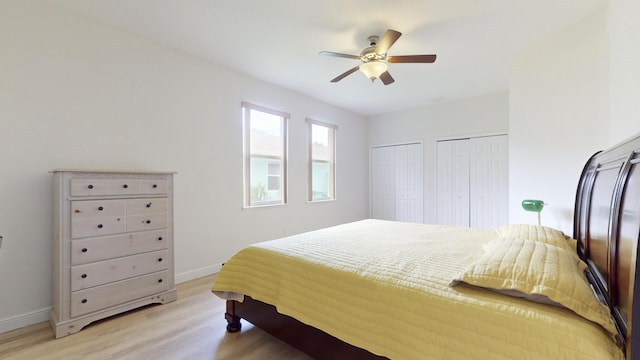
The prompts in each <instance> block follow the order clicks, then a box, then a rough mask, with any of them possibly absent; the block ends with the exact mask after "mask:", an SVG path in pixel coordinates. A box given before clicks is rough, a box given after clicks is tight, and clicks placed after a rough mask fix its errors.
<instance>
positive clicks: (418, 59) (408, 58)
mask: <svg viewBox="0 0 640 360" xmlns="http://www.w3.org/2000/svg"><path fill="white" fill-rule="evenodd" d="M387 61H388V62H390V63H432V62H435V61H436V56H435V55H400V56H390V57H389V58H388V59H387Z"/></svg>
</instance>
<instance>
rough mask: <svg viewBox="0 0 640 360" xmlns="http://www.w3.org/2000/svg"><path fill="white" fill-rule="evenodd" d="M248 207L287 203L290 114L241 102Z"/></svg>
mask: <svg viewBox="0 0 640 360" xmlns="http://www.w3.org/2000/svg"><path fill="white" fill-rule="evenodd" d="M242 113H243V131H244V199H245V206H247V207H252V206H263V205H279V204H285V203H286V202H287V196H286V195H287V190H286V189H287V188H286V186H287V179H286V175H287V120H288V119H289V114H286V113H283V112H279V111H275V110H271V109H267V108H264V107H261V106H257V105H253V104H249V103H242Z"/></svg>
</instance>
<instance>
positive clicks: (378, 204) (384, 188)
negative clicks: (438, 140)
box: [371, 143, 423, 223]
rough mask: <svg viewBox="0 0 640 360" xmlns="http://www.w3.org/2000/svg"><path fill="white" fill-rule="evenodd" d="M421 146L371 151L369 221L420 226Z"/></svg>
mask: <svg viewBox="0 0 640 360" xmlns="http://www.w3.org/2000/svg"><path fill="white" fill-rule="evenodd" d="M422 178H423V175H422V144H421V143H413V144H403V145H393V146H383V147H374V148H372V149H371V217H373V218H375V219H383V220H396V221H407V222H417V223H422V222H423V180H422Z"/></svg>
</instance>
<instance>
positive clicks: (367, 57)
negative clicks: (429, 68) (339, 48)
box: [320, 29, 436, 85]
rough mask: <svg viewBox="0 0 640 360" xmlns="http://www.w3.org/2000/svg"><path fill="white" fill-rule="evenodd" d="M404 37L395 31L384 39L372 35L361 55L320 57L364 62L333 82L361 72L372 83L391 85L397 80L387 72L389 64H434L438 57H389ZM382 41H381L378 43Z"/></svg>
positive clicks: (330, 53)
mask: <svg viewBox="0 0 640 360" xmlns="http://www.w3.org/2000/svg"><path fill="white" fill-rule="evenodd" d="M400 36H402V33H401V32H399V31H395V30H391V29H389V30H387V31H386V32H385V33H384V35H382V39H380V38H379V37H378V36H377V35H371V36H369V37H368V38H367V41H369V47H367V48H365V49H364V50H362V52H361V53H360V55H359V56H358V55H349V54H341V53H336V52H332V51H321V52H320V55H326V56H335V57H342V58H348V59H356V60H360V61H362V64H360V65H358V66H356V67H354V68H351V69H349V70H347V71H345V72H344V73H342V74H340V75H338V76H337V77H336V78H335V79H333V80H331V82H338V81H340V80H342V79H344V78H345V77H347V76H349V75H351V74H353V73H354V72H356V71H358V70H360V71H362V72H363V73H364V74H365V75H366V76H367V77H368V78H369V79H371V82H373V81H374V80H375V79H378V78H379V79H380V80H382V83H383V84H385V85H389V84H391V83H393V82H394V81H395V80H394V79H393V77H392V76H391V74H389V72H388V71H387V63H433V62H435V61H436V55H396V56H389V55H387V52H388V51H389V48H391V46H392V45H393V44H394V43H395V42H396V41H397V40H398V39H399V38H400ZM378 40H380V41H378Z"/></svg>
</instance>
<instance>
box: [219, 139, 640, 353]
mask: <svg viewBox="0 0 640 360" xmlns="http://www.w3.org/2000/svg"><path fill="white" fill-rule="evenodd" d="M638 164H640V135H639V136H636V137H634V138H632V139H629V140H627V141H625V142H623V143H621V144H618V145H616V146H614V147H612V148H611V149H609V150H606V151H603V152H598V153H596V154H595V155H593V156H592V157H591V158H590V159H589V161H588V162H587V163H586V165H585V166H584V169H583V171H582V174H581V176H580V181H579V182H578V188H577V191H576V201H575V213H574V228H573V232H574V234H573V236H574V238H575V239H577V240H578V249H577V250H578V254H579V255H580V257H581V258H582V259H583V260H585V262H586V263H587V265H588V270H587V278H588V279H589V281H590V282H591V284H592V285H593V288H594V289H595V291H596V293H597V295H598V296H599V297H600V299H601V300H602V301H603V302H604V303H606V304H607V305H608V306H609V308H610V309H611V314H612V317H613V319H614V321H615V323H616V326H617V328H618V332H619V335H618V344H619V345H620V347H621V348H622V349H624V351H625V355H626V358H627V359H636V358H640V355H639V354H640V349H639V347H640V327H639V328H638V329H636V328H634V327H633V326H632V324H633V323H637V324H640V319H638V317H640V286H635V285H636V279H638V281H639V282H640V273H639V269H638V266H637V265H638V264H637V261H636V260H637V258H638V241H639V238H640V166H638ZM636 298H637V299H639V301H638V303H637V304H634V301H633V300H634V299H636ZM336 316H340V309H336ZM225 318H226V319H227V323H228V325H227V330H228V331H229V332H236V331H239V330H240V327H241V324H240V319H245V320H246V321H249V322H250V323H252V324H254V325H255V326H257V327H259V328H261V329H263V330H265V331H267V332H268V333H270V334H272V335H274V336H275V337H277V338H279V339H281V340H283V341H285V342H286V343H288V344H291V345H292V346H294V347H296V348H298V349H300V350H301V351H303V352H305V353H307V354H309V355H310V356H312V357H313V358H315V359H386V358H385V357H380V356H377V355H374V354H372V353H370V352H368V351H366V350H364V349H361V348H358V347H355V346H352V345H350V344H348V343H345V342H343V341H341V340H340V339H337V338H335V337H333V336H331V335H329V334H327V333H325V332H323V331H321V330H318V329H316V328H314V327H311V326H309V325H306V324H303V323H301V322H300V321H298V320H296V319H294V318H291V317H289V316H286V315H282V314H280V313H278V312H277V311H276V309H275V307H274V306H273V305H270V304H266V303H263V302H260V301H257V300H254V299H252V298H251V297H249V296H245V299H244V302H242V303H240V302H237V301H233V300H228V301H227V310H226V314H225Z"/></svg>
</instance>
